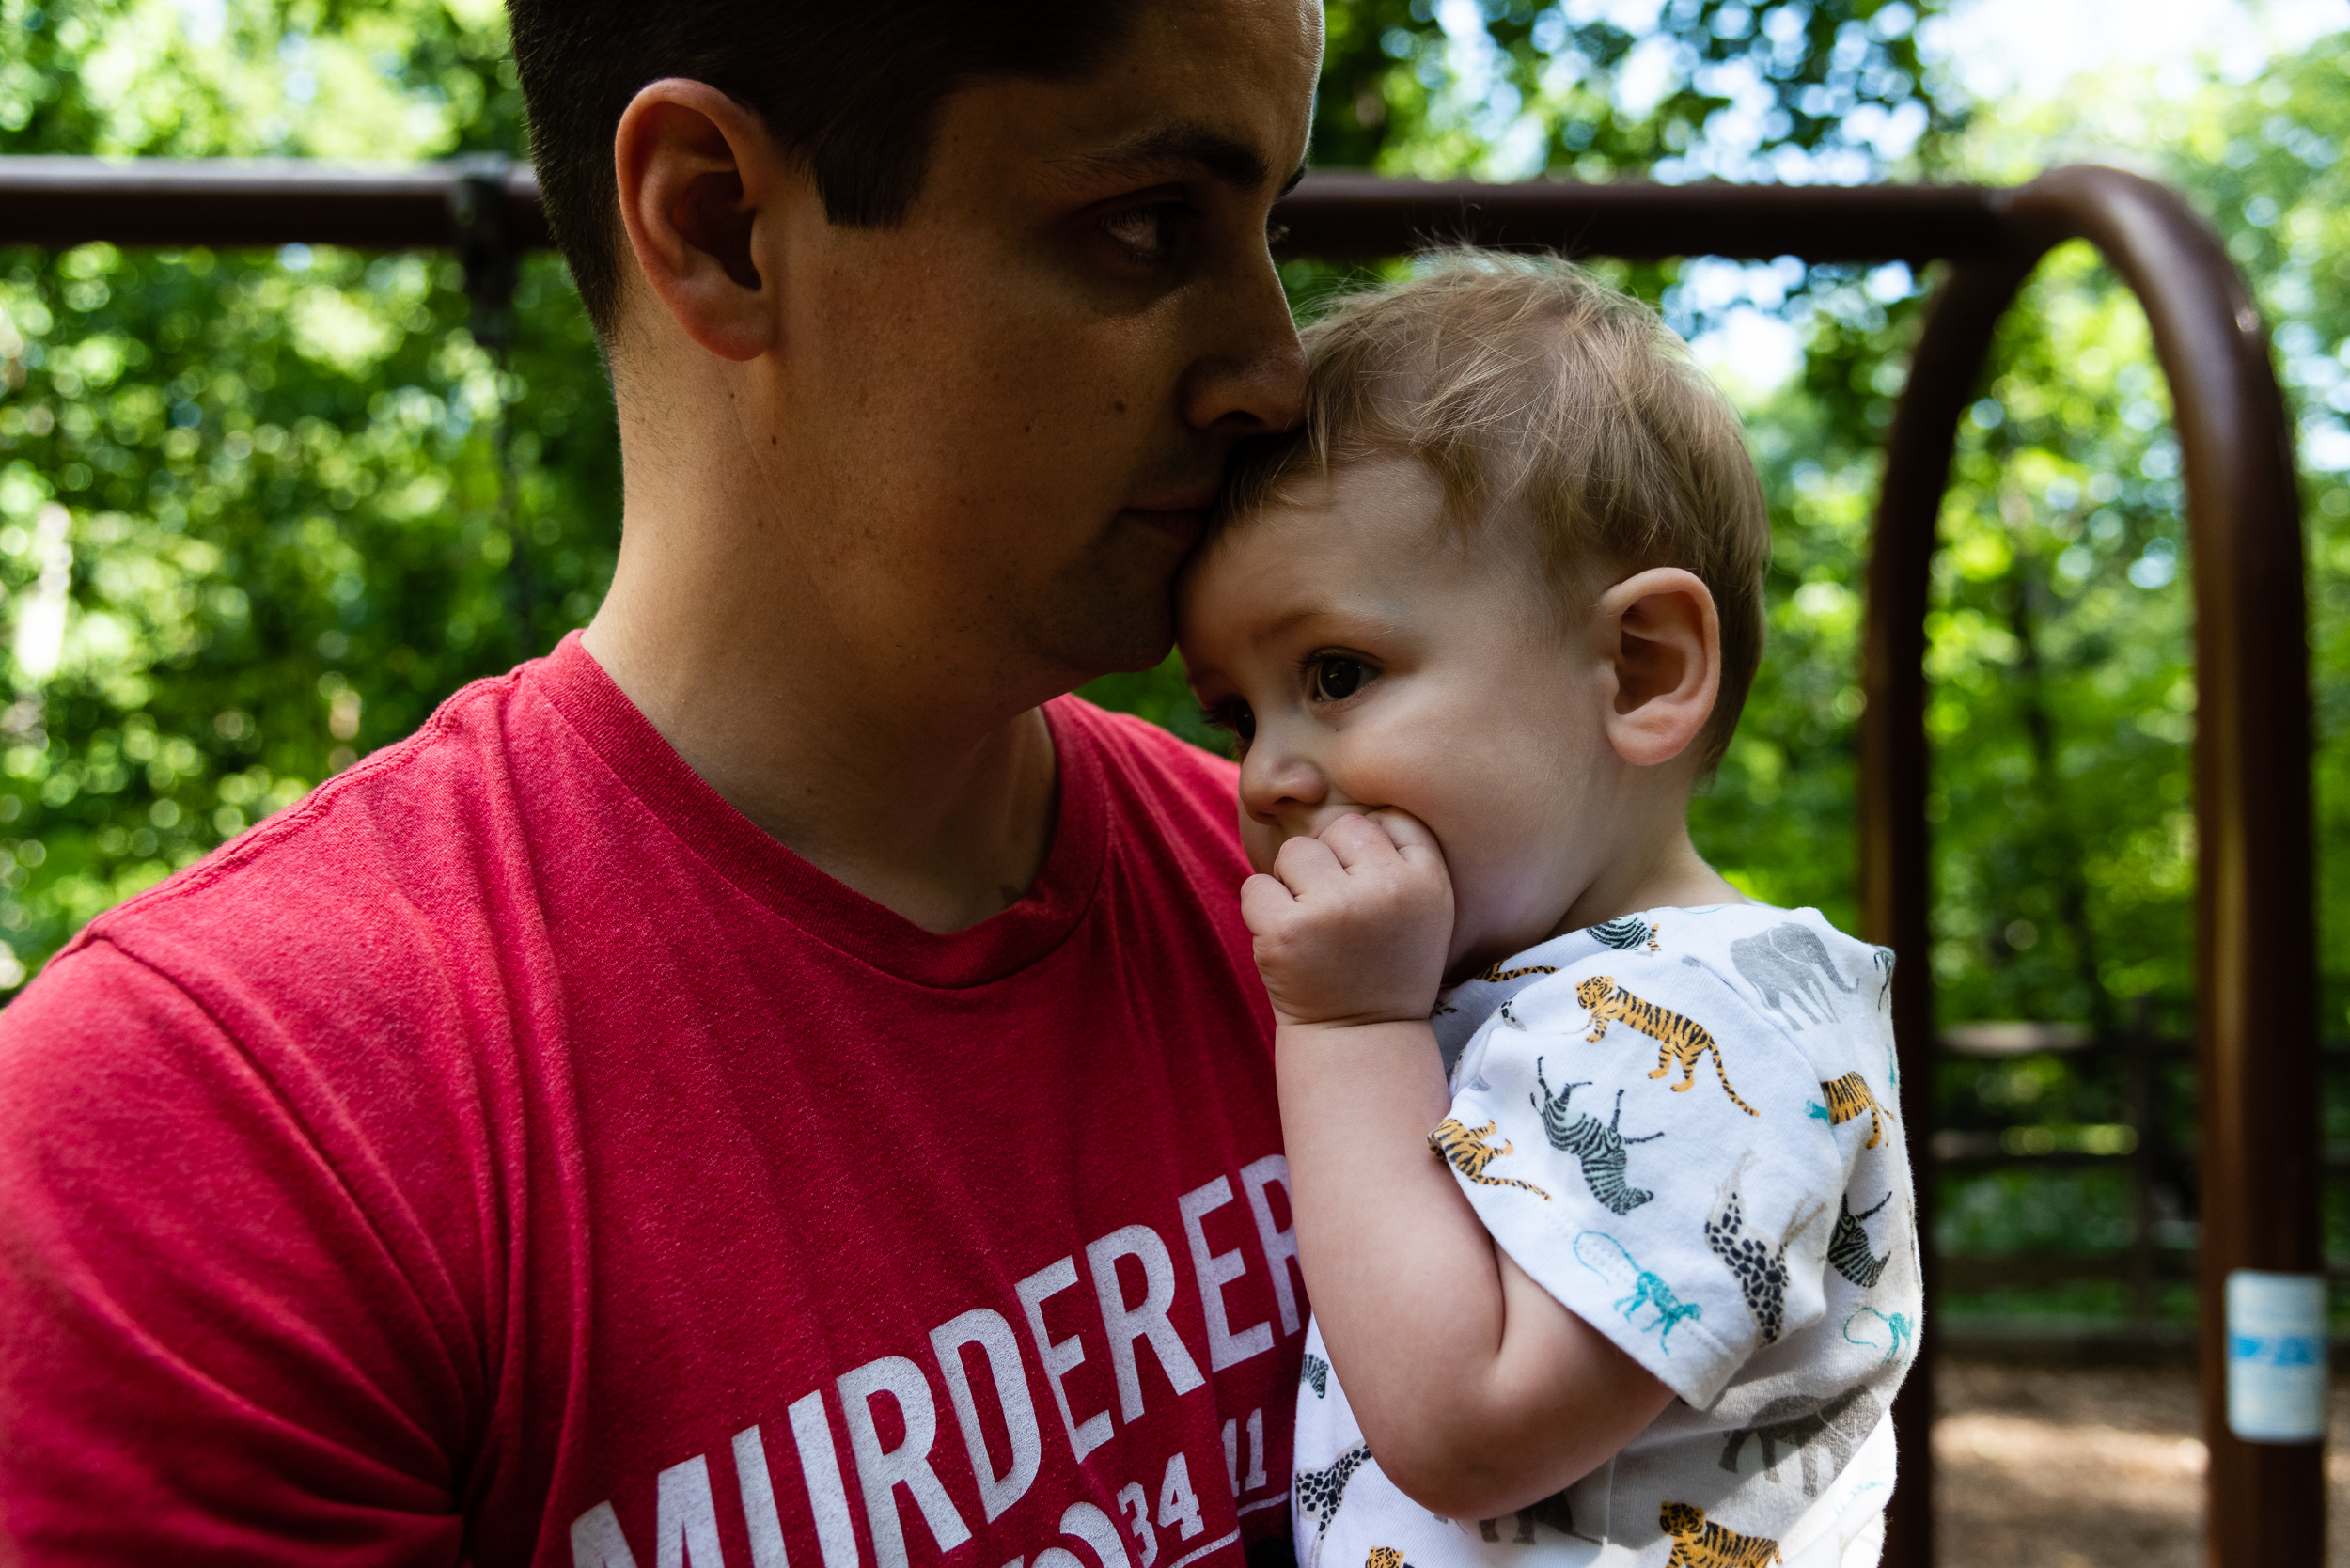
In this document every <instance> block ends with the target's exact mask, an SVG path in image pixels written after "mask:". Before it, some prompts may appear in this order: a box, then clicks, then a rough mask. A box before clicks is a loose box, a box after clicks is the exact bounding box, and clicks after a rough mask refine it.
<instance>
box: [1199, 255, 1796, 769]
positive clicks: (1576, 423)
mask: <svg viewBox="0 0 2350 1568" xmlns="http://www.w3.org/2000/svg"><path fill="white" fill-rule="evenodd" d="M1302 336H1303V337H1304V340H1305V345H1306V358H1307V368H1308V386H1307V394H1306V417H1305V421H1304V423H1303V424H1301V425H1300V426H1299V427H1298V428H1297V429H1296V430H1293V431H1287V432H1285V433H1283V434H1281V435H1277V436H1271V437H1266V438H1263V439H1261V440H1258V441H1255V442H1251V443H1248V444H1247V445H1246V446H1244V447H1242V449H1241V451H1240V452H1239V453H1238V454H1237V455H1236V456H1235V459H1234V462H1233V465H1232V470H1231V474H1230V478H1229V480H1228V483H1227V486H1226V491H1225V498H1224V502H1223V505H1222V507H1221V508H1220V509H1219V516H1220V518H1221V519H1222V523H1223V525H1225V526H1231V525H1236V524H1245V522H1246V518H1247V517H1248V516H1249V514H1250V513H1252V512H1254V511H1255V510H1258V509H1259V508H1261V507H1262V506H1264V505H1265V504H1266V503H1268V502H1270V501H1272V500H1275V499H1276V498H1277V497H1279V496H1281V495H1283V494H1285V493H1286V492H1287V491H1288V490H1289V489H1290V488H1291V486H1292V485H1293V483H1294V481H1295V480H1296V479H1298V478H1300V477H1301V476H1306V475H1312V476H1315V477H1318V478H1328V477H1329V476H1330V475H1331V474H1332V473H1333V472H1334V471H1336V470H1337V469H1339V468H1340V467H1342V466H1344V465H1346V464H1348V463H1359V462H1362V461H1364V460H1366V459H1370V458H1375V457H1380V456H1390V455H1394V456H1408V457H1412V458H1417V459H1418V461H1419V462H1420V463H1424V464H1426V465H1427V467H1428V469H1429V471H1430V472H1431V473H1433V474H1434V476H1435V477H1436V478H1437V480H1438V481H1439V482H1440V483H1441V485H1442V486H1443V491H1444V513H1443V523H1444V525H1446V526H1448V527H1449V528H1450V529H1452V530H1454V532H1455V533H1456V535H1458V536H1462V537H1465V536H1467V535H1469V534H1471V533H1473V532H1477V531H1481V530H1483V529H1485V528H1488V527H1492V526H1495V525H1503V526H1507V527H1510V528H1512V529H1513V530H1514V531H1517V532H1520V533H1522V534H1523V535H1525V536H1526V537H1527V538H1528V541H1530V542H1531V543H1532V545H1533V547H1534V549H1535V551H1536V553H1537V554H1538V556H1539V557H1540V559H1541V561H1542V564H1543V569H1544V572H1545V573H1546V575H1547V577H1548V579H1549V582H1550V584H1551V586H1552V588H1554V590H1556V591H1557V592H1558V593H1559V595H1560V596H1561V599H1562V600H1565V601H1571V600H1572V599H1573V598H1575V597H1576V596H1579V595H1581V594H1583V593H1585V592H1587V591H1589V590H1590V589H1591V588H1595V587H1598V586H1601V577H1600V574H1601V573H1606V574H1607V575H1606V581H1609V582H1612V581H1616V580H1620V579H1621V578H1622V577H1627V576H1630V575H1632V574H1633V573H1635V572H1645V571H1647V570H1649V569H1650V568H1652V567H1659V566H1678V567H1682V568H1684V569H1685V570H1687V571H1689V572H1692V573H1694V574H1695V575H1696V576H1697V577H1698V579H1699V580H1700V581H1701V582H1703V583H1704V584H1705V586H1706V588H1708V589H1710V590H1711V591H1712V593H1713V595H1714V603H1715V605H1716V613H1717V614H1718V615H1719V617H1720V619H1721V635H1722V671H1721V690H1720V695H1719V696H1717V697H1716V699H1715V704H1714V712H1713V715H1712V716H1711V717H1710V718H1709V719H1708V720H1707V722H1706V727H1705V729H1704V731H1703V733H1702V735H1701V736H1700V747H1701V757H1700V767H1701V768H1702V769H1705V770H1710V769H1712V768H1713V767H1714V765H1715V764H1716V763H1717V762H1718V761H1720V760H1721V756H1722V753H1723V751H1724V750H1725V749H1726V748H1727V747H1728V746H1729V745H1730V738H1731V732H1732V731H1733V730H1735V729H1736V728H1737V724H1738V714H1739V711H1740V710H1741V709H1742V708H1744V707H1745V705H1746V699H1747V688H1748V687H1749V686H1750V685H1752V683H1753V681H1754V671H1755V666H1756V665H1757V664H1759V663H1760V662H1761V660H1762V656H1763V569H1764V567H1765V566H1766V565H1767V564H1768V562H1769V559H1770V547H1771V530H1770V519H1769V515H1768V513H1767V512H1766V510H1765V509H1764V507H1763V488H1762V486H1761V484H1760V483H1759V482H1758V481H1757V480H1756V478H1755V473H1754V463H1753V462H1752V460H1751V459H1749V458H1748V457H1747V447H1746V441H1745V437H1744V434H1743V433H1742V431H1741V430H1740V428H1739V423H1738V416H1737V415H1736V414H1735V413H1733V412H1732V411H1731V407H1730V404H1729V402H1728V401H1727V400H1725V399H1724V398H1723V397H1722V395H1721V393H1720V391H1719V390H1717V389H1716V387H1715V385H1714V384H1713V383H1712V382H1711V381H1710V380H1708V379H1707V377H1706V375H1705V373H1704V371H1702V370H1700V368H1698V367H1697V366H1695V365H1694V364H1692V363H1691V362H1690V360H1689V357H1688V351H1687V349H1686V348H1685V347H1684V344H1683V343H1682V341H1681V339H1680V338H1678V337H1675V336H1674V335H1673V333H1672V332H1671V330H1670V329H1669V328H1668V327H1667V326H1666V325H1665V323H1664V322H1663V321H1660V320H1659V319H1658V318H1657V316H1656V313H1655V312H1654V311H1653V310H1651V309H1649V308H1648V306H1644V305H1642V304H1641V303H1640V302H1639V301H1637V300H1636V299H1634V298H1632V296H1630V295H1629V294H1626V293H1624V292H1623V291H1622V290H1619V289H1615V288H1611V287H1610V286H1608V285H1607V284H1606V283H1604V282H1602V281H1601V280H1600V279H1598V278H1596V277H1594V276H1592V275H1591V274H1590V273H1587V272H1585V271H1583V270H1582V269H1581V268H1579V267H1575V266H1573V265H1571V264H1569V263H1568V262H1566V261H1564V260H1561V259H1559V258H1557V257H1555V256H1521V255H1510V254H1506V253H1501V252H1494V251H1479V250H1469V249H1457V250H1451V251H1447V252H1444V253H1442V254H1440V255H1439V256H1437V257H1436V258H1434V260H1433V261H1432V262H1431V263H1430V264H1429V265H1428V266H1427V267H1426V269H1425V270H1424V271H1423V272H1422V273H1421V274H1419V275H1418V276H1415V277H1413V278H1410V279H1409V280H1407V281H1404V282H1401V283H1391V284H1385V285H1381V286H1378V287H1375V288H1371V289H1368V290H1362V291H1360V292H1357V293H1355V294H1352V295H1349V296H1347V297H1345V298H1343V299H1341V300H1340V301H1339V302H1338V304H1337V305H1336V306H1335V307H1334V308H1332V309H1331V310H1329V311H1328V312H1327V313H1326V314H1324V315H1323V316H1322V317H1321V318H1320V319H1319V320H1317V321H1315V322H1314V324H1313V325H1311V326H1309V327H1308V328H1307V329H1306V330H1305V332H1304V333H1303V335H1302Z"/></svg>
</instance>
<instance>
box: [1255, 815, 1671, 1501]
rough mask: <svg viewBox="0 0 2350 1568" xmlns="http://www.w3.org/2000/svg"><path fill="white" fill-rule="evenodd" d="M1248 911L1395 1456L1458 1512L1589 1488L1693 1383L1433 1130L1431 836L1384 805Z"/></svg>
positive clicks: (1442, 923)
mask: <svg viewBox="0 0 2350 1568" xmlns="http://www.w3.org/2000/svg"><path fill="white" fill-rule="evenodd" d="M1277 870H1278V872H1279V875H1278V877H1277V878H1276V877H1265V876H1260V877H1254V878H1251V879H1250V881H1249V883H1248V885H1247V886H1246V889H1245V890H1244V893H1243V909H1244V911H1245V912H1246V915H1247V917H1248V920H1249V927H1250V930H1251V931H1252V932H1253V933H1255V934H1256V936H1257V952H1258V960H1259V964H1260V966H1261V969H1262V971H1263V973H1264V975H1265V980H1266V985H1267V989H1268V991H1269V992H1270V993H1271V995H1272V997H1273V1002H1274V1009H1275V1012H1276V1016H1277V1019H1278V1020H1279V1023H1278V1027H1277V1030H1276V1035H1275V1039H1276V1051H1277V1068H1278V1074H1279V1083H1280V1093H1281V1125H1282V1137H1283V1141H1284V1143H1285V1145H1286V1147H1287V1150H1288V1154H1289V1161H1290V1180H1291V1184H1292V1190H1293V1195H1294V1199H1295V1202H1296V1207H1297V1220H1298V1238H1299V1262H1300V1263H1301V1264H1302V1265H1303V1267H1304V1269H1305V1272H1306V1283H1307V1289H1308V1294H1310V1295H1311V1296H1312V1298H1313V1302H1314V1310H1315V1314H1316V1316H1317V1317H1318V1318H1319V1319H1320V1321H1321V1325H1322V1335H1323V1340H1324V1342H1325V1343H1326V1344H1327V1345H1328V1346H1329V1348H1330V1358H1331V1361H1332V1363H1333V1364H1334V1365H1335V1366H1336V1368H1337V1369H1338V1373H1339V1377H1340V1381H1341V1382H1343V1383H1344V1385H1345V1386H1346V1393H1347V1399H1348V1401H1349V1402H1350V1403H1352V1405H1353V1406H1354V1409H1355V1415H1356V1417H1357V1419H1359V1420H1360V1421H1361V1423H1362V1428H1363V1435H1364V1436H1365V1438H1366V1439H1367V1440H1368V1441H1369V1442H1370V1445H1371V1453H1372V1454H1373V1455H1374V1456H1375V1457H1376V1458H1377V1459H1378V1461H1379V1466H1380V1468H1381V1469H1382V1470H1383V1471H1384V1472H1385V1473H1386V1474H1387V1478H1388V1479H1389V1480H1390V1481H1392V1482H1395V1484H1396V1486H1397V1487H1398V1488H1400V1489H1401V1490H1402V1492H1403V1493H1404V1494H1405V1495H1406V1496H1408V1497H1411V1498H1412V1499H1413V1500H1414V1501H1416V1502H1418V1503H1419V1504H1420V1505H1421V1506H1423V1507H1425V1508H1428V1509H1430V1510H1431V1511H1433V1512H1434V1513H1441V1514H1444V1515H1446V1516H1447V1517H1449V1518H1491V1517H1494V1516H1495V1515H1496V1514H1499V1513H1507V1512H1509V1511H1510V1510H1512V1509H1514V1508H1520V1507H1523V1506H1525V1505H1527V1504H1528V1503H1531V1502H1533V1501H1535V1500H1536V1499H1538V1498H1540V1497H1545V1496H1547V1495H1549V1494H1550V1493H1552V1492H1556V1491H1558V1490H1559V1488H1561V1487H1564V1486H1566V1485H1569V1484H1571V1483H1572V1482H1575V1481H1576V1480H1578V1479H1580V1478H1581V1477H1582V1476H1584V1475H1585V1474H1587V1473H1589V1472H1590V1470H1592V1469H1593V1468H1595V1467H1597V1466H1599V1465H1601V1464H1603V1463H1605V1462H1606V1460H1607V1459H1608V1458H1609V1457H1610V1456H1611V1455H1613V1454H1614V1453H1616V1452H1617V1451H1618V1450H1621V1449H1622V1447H1623V1446H1624V1445H1625V1444H1626V1443H1628V1442H1630V1441H1631V1440H1632V1438H1633V1437H1635V1436H1637V1435H1638V1434H1639V1432H1640V1431H1641V1430H1642V1429H1643V1428H1645V1427H1646V1426H1647V1425H1648V1424H1649V1423H1650V1422H1651V1421H1653V1420H1654V1419H1656V1417H1657V1416H1658V1414H1660V1413H1661V1412H1662V1411H1663V1410H1664V1408H1665V1406H1666V1405H1667V1404H1668V1403H1670V1402H1671V1399H1672V1392H1671V1390H1670V1389H1669V1388H1666V1387H1665V1385H1664V1384H1663V1383H1661V1382H1659V1381H1658V1380H1657V1379H1656V1378H1655V1377H1654V1376H1653V1375H1652V1374H1651V1373H1650V1372H1647V1371H1646V1370H1645V1369H1643V1368H1642V1367H1641V1366H1640V1365H1639V1364H1638V1363H1637V1361H1635V1360H1633V1358H1632V1357H1631V1356H1627V1355H1625V1354H1624V1353H1623V1352H1622V1350H1620V1349H1618V1348H1617V1347H1616V1346H1615V1345H1614V1344H1612V1343H1611V1342H1609V1341H1607V1339H1606V1337H1605V1336H1603V1335H1601V1334H1600V1333H1599V1332H1598V1331H1597V1330H1596V1329H1593V1328H1592V1327H1591V1326H1590V1325H1588V1324H1586V1323H1585V1322H1584V1321H1583V1320H1582V1319H1581V1318H1580V1317H1578V1316H1576V1315H1575V1313H1574V1312H1572V1311H1570V1310H1569V1309H1566V1308H1565V1307H1563V1306H1561V1305H1559V1302H1558V1301H1557V1300H1556V1299H1555V1298H1553V1297H1552V1296H1551V1295H1550V1294H1549V1293H1548V1292H1546V1291H1544V1290H1543V1287H1542V1286H1540V1285H1539V1284H1537V1283H1535V1282H1534V1281H1533V1280H1532V1279H1530V1278H1528V1277H1527V1275H1526V1274H1525V1272H1524V1271H1523V1270H1521V1269H1520V1268H1519V1267H1518V1266H1517V1264H1516V1263H1514V1262H1512V1261H1511V1260H1510V1259H1509V1258H1508V1256H1506V1255H1505V1254H1503V1253H1502V1252H1501V1251H1500V1249H1499V1248H1497V1247H1496V1246H1495V1245H1494V1242H1493V1238H1492V1237H1491V1235H1490V1234H1488V1233H1487V1231H1486V1230H1485V1228H1484V1226H1483V1224H1482V1223H1481V1222H1480V1221H1479V1219H1478V1217H1477V1215H1476V1213H1475V1212H1474V1211H1473V1210H1472V1209H1471V1208H1470V1207H1469V1205H1468V1202H1467V1200H1465V1199H1464V1198H1463V1197H1462V1196H1461V1191H1460V1187H1459V1185H1458V1184H1456V1183H1455V1182H1454V1180H1453V1178H1452V1175H1451V1173H1450V1171H1449V1169H1448V1168H1447V1167H1446V1165H1445V1163H1444V1161H1443V1160H1441V1159H1439V1158H1438V1157H1436V1156H1435V1155H1434V1153H1433V1152H1431V1150H1430V1148H1429V1146H1428V1142H1427V1139H1428V1134H1429V1129H1431V1128H1432V1127H1434V1126H1435V1125H1436V1124H1437V1122H1439V1121H1441V1120H1443V1118H1444V1116H1445V1115H1446V1112H1447V1110H1448V1108H1449V1096H1448V1093H1447V1090H1446V1087H1445V1082H1444V1074H1443V1072H1442V1069H1441V1067H1440V1066H1439V1060H1440V1058H1439V1056H1438V1053H1437V1049H1436V1043H1435V1040H1434V1035H1433V1032H1432V1031H1431V1030H1430V1028H1429V1027H1428V1024H1427V1023H1426V1021H1425V1020H1426V1018H1427V1014H1428V1011H1429V1008H1430V1006H1431V1005H1432V1004H1433V1003H1434V999H1435V993H1436V988H1437V982H1438V980H1439V978H1440V977H1439V973H1438V971H1439V970H1440V969H1441V966H1442V962H1443V952H1444V946H1445V937H1446V935H1447V934H1448V933H1449V930H1450V926H1451V895H1450V889H1449V883H1448V882H1447V881H1446V880H1445V875H1444V867H1443V862H1442V858H1441V856H1440V855H1439V854H1438V852H1437V850H1436V848H1435V844H1434V839H1431V838H1430V837H1429V836H1428V834H1427V831H1426V829H1424V828H1422V827H1420V826H1419V824H1418V823H1414V822H1412V821H1411V820H1410V819H1408V818H1404V817H1402V816H1400V815H1397V814H1393V813H1383V814H1382V816H1381V820H1380V821H1379V822H1378V823H1373V822H1371V821H1369V820H1367V819H1363V818H1348V819H1344V820H1342V821H1341V822H1340V823H1334V824H1333V825H1332V826H1331V828H1330V829H1328V830H1327V831H1326V832H1325V833H1324V837H1323V839H1320V840H1315V839H1292V840H1291V841H1290V842H1289V843H1287V844H1285V845H1284V846H1283V847H1282V851H1281V856H1280V860H1279V862H1278V863H1277Z"/></svg>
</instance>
